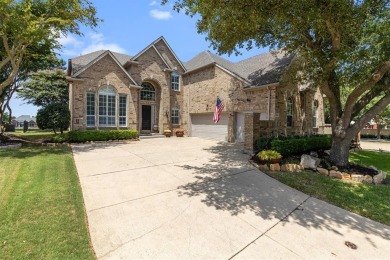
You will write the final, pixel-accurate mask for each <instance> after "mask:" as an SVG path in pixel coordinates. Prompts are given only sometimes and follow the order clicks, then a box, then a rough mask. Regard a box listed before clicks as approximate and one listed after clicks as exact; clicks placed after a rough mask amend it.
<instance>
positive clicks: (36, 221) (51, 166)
mask: <svg viewBox="0 0 390 260" xmlns="http://www.w3.org/2000/svg"><path fill="white" fill-rule="evenodd" d="M0 165H1V167H0V258H1V259H94V258H95V256H94V253H93V250H92V247H91V243H90V239H89V234H88V229H87V225H86V216H85V211H84V205H83V199H82V193H81V188H80V184H79V181H78V177H77V172H76V168H75V164H74V161H73V157H72V154H71V151H70V148H69V147H42V146H27V147H23V148H21V149H17V150H0Z"/></svg>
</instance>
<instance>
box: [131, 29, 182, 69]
mask: <svg viewBox="0 0 390 260" xmlns="http://www.w3.org/2000/svg"><path fill="white" fill-rule="evenodd" d="M159 41H163V42H164V44H165V45H166V46H167V47H168V49H169V51H170V52H171V53H172V55H173V57H175V59H176V60H177V62H178V63H179V64H180V66H181V67H182V68H183V70H184V71H186V70H187V69H186V67H185V66H184V64H183V63H182V62H181V61H180V59H179V58H178V57H177V56H176V54H175V52H174V51H173V50H172V48H171V46H169V44H168V42H167V41H166V40H165V38H164V37H163V36H160V37H159V38H157V40H155V41H154V42H152V43H151V44H149V45H148V46H146V47H145V48H144V49H143V50H142V51H140V52H139V53H138V54H137V55H135V56H134V57H133V58H132V59H131V60H133V61H135V60H137V59H138V58H139V57H140V56H141V55H142V54H144V53H145V52H146V51H147V50H149V49H150V48H154V49H155V50H156V51H157V54H158V55H159V56H160V58H161V59H162V60H163V62H164V64H165V65H166V66H167V68H168V69H173V68H171V67H170V66H169V65H168V63H167V61H166V60H165V59H164V58H163V57H162V55H161V53H160V52H159V51H158V50H157V48H156V46H155V44H157V43H158V42H159Z"/></svg>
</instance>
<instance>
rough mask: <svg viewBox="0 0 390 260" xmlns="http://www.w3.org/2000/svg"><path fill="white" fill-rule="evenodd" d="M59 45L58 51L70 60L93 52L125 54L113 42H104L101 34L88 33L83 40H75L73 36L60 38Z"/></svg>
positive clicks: (124, 51) (123, 50)
mask: <svg viewBox="0 0 390 260" xmlns="http://www.w3.org/2000/svg"><path fill="white" fill-rule="evenodd" d="M58 41H59V43H60V44H61V45H62V46H63V48H62V50H61V51H60V53H61V55H62V56H66V58H72V57H75V56H79V55H83V54H87V53H90V52H94V51H100V50H110V51H114V52H119V53H126V50H125V49H123V48H122V47H120V46H119V45H118V44H116V43H113V42H106V40H105V38H104V35H103V34H102V33H89V34H87V35H86V36H85V37H84V38H81V39H77V38H76V37H75V36H73V35H68V36H66V37H65V36H62V37H61V38H60V39H59V40H58Z"/></svg>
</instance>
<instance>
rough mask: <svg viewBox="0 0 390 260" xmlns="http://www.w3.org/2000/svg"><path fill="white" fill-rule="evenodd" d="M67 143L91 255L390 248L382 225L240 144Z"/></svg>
mask: <svg viewBox="0 0 390 260" xmlns="http://www.w3.org/2000/svg"><path fill="white" fill-rule="evenodd" d="M72 149H73V152H74V158H75V162H76V165H77V169H78V173H79V176H80V182H81V186H82V190H83V195H84V201H85V206H86V210H87V215H88V224H89V230H90V233H91V238H92V243H93V247H94V249H95V252H96V255H97V257H98V258H99V259H140V258H145V259H230V258H234V259H263V258H266V259H314V258H321V259H333V258H340V259H385V258H388V256H389V255H390V246H389V245H390V228H389V227H388V226H385V225H382V224H379V223H377V222H374V221H371V220H368V219H366V218H363V217H360V216H357V215H355V214H352V213H349V212H347V211H345V210H342V209H340V208H337V207H334V206H332V205H329V204H327V203H325V202H322V201H319V200H317V199H314V198H311V197H309V196H307V195H305V194H303V193H301V192H299V191H296V190H294V189H292V188H289V187H288V186H285V185H283V184H281V183H279V182H277V181H276V180H274V179H272V178H270V177H268V176H266V175H265V174H263V173H261V172H260V171H258V170H257V169H255V168H253V167H252V166H251V165H249V164H248V162H247V159H248V157H247V155H244V154H242V153H241V152H240V147H237V146H234V145H230V144H224V143H217V142H215V141H210V140H203V139H199V138H188V137H185V138H174V137H173V138H163V139H146V140H142V141H137V142H131V143H128V144H110V145H104V146H92V145H75V146H73V147H72ZM349 242H350V243H352V244H354V245H356V247H357V248H356V249H352V248H350V247H348V246H347V245H351V244H350V243H349ZM346 244H347V245H346Z"/></svg>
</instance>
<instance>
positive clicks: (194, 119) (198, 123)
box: [191, 113, 229, 141]
mask: <svg viewBox="0 0 390 260" xmlns="http://www.w3.org/2000/svg"><path fill="white" fill-rule="evenodd" d="M228 121H229V120H228V115H227V114H222V115H221V119H220V121H219V122H218V124H215V123H214V121H213V114H212V113H210V114H195V115H191V124H192V128H191V136H196V137H201V138H206V139H213V140H219V141H226V140H227V134H228Z"/></svg>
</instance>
